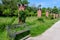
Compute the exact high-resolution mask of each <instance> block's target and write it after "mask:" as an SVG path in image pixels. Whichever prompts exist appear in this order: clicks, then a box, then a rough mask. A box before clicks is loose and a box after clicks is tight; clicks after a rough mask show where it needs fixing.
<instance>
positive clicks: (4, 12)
mask: <svg viewBox="0 0 60 40" xmlns="http://www.w3.org/2000/svg"><path fill="white" fill-rule="evenodd" d="M3 14H4V15H7V16H8V15H11V9H5V10H4V11H3Z"/></svg>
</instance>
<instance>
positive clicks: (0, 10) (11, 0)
mask: <svg viewBox="0 0 60 40" xmlns="http://www.w3.org/2000/svg"><path fill="white" fill-rule="evenodd" d="M18 4H27V5H28V4H29V2H28V0H2V4H1V3H0V16H18V6H17V5H18ZM39 7H41V5H39V6H38V7H35V6H27V7H26V11H27V15H28V16H36V15H37V10H38V8H39ZM41 10H42V14H43V15H45V12H46V10H48V11H49V13H53V14H59V13H60V8H57V7H56V6H54V7H53V8H50V7H48V8H45V7H43V8H41Z"/></svg>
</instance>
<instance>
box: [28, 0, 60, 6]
mask: <svg viewBox="0 0 60 40" xmlns="http://www.w3.org/2000/svg"><path fill="white" fill-rule="evenodd" d="M28 1H29V2H30V4H29V5H30V6H32V5H35V6H38V5H39V4H41V5H42V7H54V6H57V7H60V0H28Z"/></svg>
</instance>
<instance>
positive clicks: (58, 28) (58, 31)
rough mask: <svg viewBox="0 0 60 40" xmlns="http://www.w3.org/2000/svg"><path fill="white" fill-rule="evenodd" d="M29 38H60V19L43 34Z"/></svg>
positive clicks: (48, 39) (39, 39)
mask: <svg viewBox="0 0 60 40" xmlns="http://www.w3.org/2000/svg"><path fill="white" fill-rule="evenodd" d="M27 40H60V21H58V22H57V23H55V24H54V25H53V26H52V27H51V28H50V29H48V30H47V31H46V32H44V33H43V34H42V35H40V36H37V37H30V38H28V39H27Z"/></svg>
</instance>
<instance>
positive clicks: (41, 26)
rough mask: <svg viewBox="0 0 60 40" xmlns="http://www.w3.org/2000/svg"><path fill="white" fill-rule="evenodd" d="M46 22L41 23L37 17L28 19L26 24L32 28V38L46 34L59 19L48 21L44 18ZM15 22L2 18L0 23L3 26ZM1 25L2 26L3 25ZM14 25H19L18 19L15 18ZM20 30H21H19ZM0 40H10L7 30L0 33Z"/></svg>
mask: <svg viewBox="0 0 60 40" xmlns="http://www.w3.org/2000/svg"><path fill="white" fill-rule="evenodd" d="M43 20H44V22H42V21H39V20H38V18H37V17H27V18H26V23H27V24H28V25H29V26H30V27H29V28H30V33H31V36H38V35H41V34H42V33H43V32H45V31H46V30H47V29H48V28H50V27H51V26H52V25H53V24H54V23H55V22H57V21H58V20H59V18H58V19H52V20H51V19H46V18H45V17H43ZM12 21H13V17H12V18H10V17H5V18H4V17H0V22H1V23H2V24H3V23H4V24H6V23H7V24H11V23H12ZM1 23H0V24H1ZM12 24H18V18H16V17H15V20H14V21H13V23H12ZM17 30H19V29H17ZM0 40H8V38H7V32H6V30H5V31H3V32H0Z"/></svg>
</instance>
